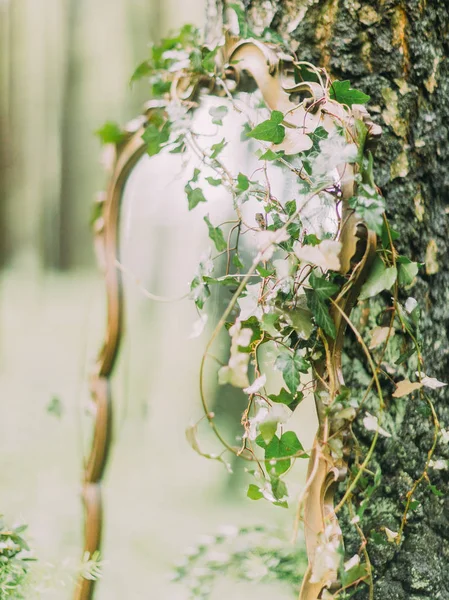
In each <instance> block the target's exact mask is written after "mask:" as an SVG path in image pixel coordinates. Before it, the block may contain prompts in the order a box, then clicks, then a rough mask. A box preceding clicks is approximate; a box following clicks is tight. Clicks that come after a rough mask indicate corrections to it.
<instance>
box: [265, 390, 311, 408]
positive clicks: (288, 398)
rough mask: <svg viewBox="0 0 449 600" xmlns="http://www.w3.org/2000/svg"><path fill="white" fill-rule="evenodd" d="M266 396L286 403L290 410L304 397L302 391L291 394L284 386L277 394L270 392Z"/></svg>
mask: <svg viewBox="0 0 449 600" xmlns="http://www.w3.org/2000/svg"><path fill="white" fill-rule="evenodd" d="M268 398H269V399H270V400H271V401H272V402H277V403H279V404H286V405H287V406H288V407H289V408H290V409H291V410H295V408H296V407H297V406H298V404H299V403H300V402H301V400H302V399H303V398H304V394H303V393H302V392H296V394H291V393H290V392H288V391H287V390H286V389H285V388H282V389H281V391H280V392H279V394H270V395H269V396H268Z"/></svg>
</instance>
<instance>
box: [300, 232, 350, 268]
mask: <svg viewBox="0 0 449 600" xmlns="http://www.w3.org/2000/svg"><path fill="white" fill-rule="evenodd" d="M293 250H294V252H295V254H296V256H297V257H298V258H299V260H303V261H305V262H308V263H311V264H313V265H316V266H317V267H321V268H322V269H331V270H332V271H339V270H340V251H341V242H336V241H333V240H323V241H322V242H320V243H319V244H318V245H317V246H302V245H301V244H300V243H299V242H297V243H296V244H295V246H294V247H293Z"/></svg>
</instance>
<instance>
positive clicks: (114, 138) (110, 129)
mask: <svg viewBox="0 0 449 600" xmlns="http://www.w3.org/2000/svg"><path fill="white" fill-rule="evenodd" d="M96 134H97V136H98V137H99V138H100V140H101V143H102V144H120V143H121V142H123V140H124V139H125V137H126V135H125V133H124V132H123V131H122V129H121V128H120V126H119V125H118V124H117V123H114V122H113V121H107V122H106V123H105V124H104V125H103V127H101V128H100V129H98V130H97V131H96Z"/></svg>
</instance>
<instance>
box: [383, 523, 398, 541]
mask: <svg viewBox="0 0 449 600" xmlns="http://www.w3.org/2000/svg"><path fill="white" fill-rule="evenodd" d="M384 530H385V533H386V534H387V540H388V541H389V542H390V544H394V543H395V541H396V538H397V537H398V535H399V533H398V532H397V531H391V529H388V527H384Z"/></svg>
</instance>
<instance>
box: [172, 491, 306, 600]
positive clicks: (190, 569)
mask: <svg viewBox="0 0 449 600" xmlns="http://www.w3.org/2000/svg"><path fill="white" fill-rule="evenodd" d="M250 487H251V486H250ZM253 487H254V488H257V486H253ZM254 493H256V492H254ZM306 565H307V557H306V555H305V551H304V549H303V547H302V545H301V546H299V545H296V546H293V545H292V544H291V543H290V541H289V540H287V539H285V537H284V535H282V534H281V533H280V532H279V531H277V530H276V529H272V528H268V527H266V526H260V525H256V526H244V527H239V528H237V527H226V528H223V529H222V530H221V531H219V533H217V534H216V535H211V536H203V537H202V538H201V539H200V540H199V542H198V544H197V545H195V546H194V547H193V548H189V551H188V553H187V554H186V556H185V558H184V559H183V560H182V561H180V563H179V564H178V565H177V566H176V568H175V569H174V573H173V581H174V582H176V583H184V584H185V585H187V587H188V589H189V600H209V599H210V598H211V597H212V594H213V591H214V586H215V583H216V581H217V580H218V579H219V578H220V577H227V578H231V579H233V580H234V581H235V582H236V585H238V583H239V582H241V581H247V582H252V583H264V584H267V585H269V584H270V583H274V582H281V583H285V585H286V586H288V587H289V588H290V589H291V591H292V595H294V596H297V595H298V592H299V587H300V585H301V579H302V576H303V575H304V572H305V569H306Z"/></svg>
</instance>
